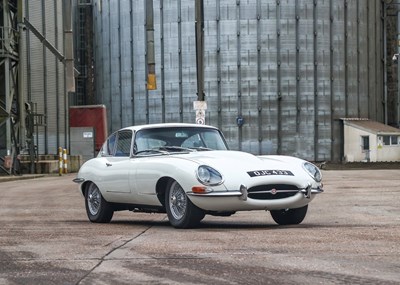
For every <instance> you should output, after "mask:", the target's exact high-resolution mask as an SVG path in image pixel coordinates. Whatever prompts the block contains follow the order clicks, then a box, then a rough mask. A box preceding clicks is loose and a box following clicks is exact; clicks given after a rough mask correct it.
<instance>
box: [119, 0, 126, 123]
mask: <svg viewBox="0 0 400 285" xmlns="http://www.w3.org/2000/svg"><path fill="white" fill-rule="evenodd" d="M121 17H122V15H121V1H118V94H119V123H120V128H122V127H123V126H124V125H125V123H126V122H124V117H123V113H125V110H123V108H124V99H123V98H124V94H122V66H121V64H122V59H121V55H122V48H121V45H122V44H121V43H122V36H121Z"/></svg>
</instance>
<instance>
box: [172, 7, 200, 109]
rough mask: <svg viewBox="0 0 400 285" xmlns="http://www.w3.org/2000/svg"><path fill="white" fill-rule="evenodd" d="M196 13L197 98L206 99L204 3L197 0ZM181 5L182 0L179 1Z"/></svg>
mask: <svg viewBox="0 0 400 285" xmlns="http://www.w3.org/2000/svg"><path fill="white" fill-rule="evenodd" d="M195 1H196V2H195V4H196V7H195V10H196V11H195V14H196V62H197V99H198V101H204V97H205V95H204V3H203V0H195ZM178 2H179V5H180V2H181V1H178Z"/></svg>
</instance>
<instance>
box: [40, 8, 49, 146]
mask: <svg viewBox="0 0 400 285" xmlns="http://www.w3.org/2000/svg"><path fill="white" fill-rule="evenodd" d="M41 8H42V19H41V20H42V32H43V36H44V37H45V38H46V37H47V31H46V3H45V0H42V7H41ZM42 49H43V52H42V55H43V95H44V96H43V100H44V104H43V106H44V114H45V115H46V116H47V114H48V109H47V107H48V106H47V95H48V94H47V59H46V54H47V49H46V46H45V45H43V46H42ZM48 147H49V146H48V128H47V124H45V125H44V152H45V154H48V153H49V148H48Z"/></svg>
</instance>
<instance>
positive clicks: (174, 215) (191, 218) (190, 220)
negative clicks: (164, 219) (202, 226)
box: [165, 181, 205, 229]
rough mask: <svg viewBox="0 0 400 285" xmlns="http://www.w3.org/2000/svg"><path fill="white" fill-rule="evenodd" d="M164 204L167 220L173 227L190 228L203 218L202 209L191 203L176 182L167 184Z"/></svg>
mask: <svg viewBox="0 0 400 285" xmlns="http://www.w3.org/2000/svg"><path fill="white" fill-rule="evenodd" d="M165 206H166V210H167V215H168V219H169V222H170V223H171V225H172V226H173V227H175V228H182V229H186V228H192V227H194V226H196V225H198V224H199V223H200V221H201V220H202V219H203V218H204V216H205V214H204V211H203V210H201V209H200V208H198V207H196V206H195V205H193V203H192V202H191V201H190V200H189V198H188V197H187V195H186V193H185V191H184V190H183V188H182V187H181V185H179V183H178V182H176V181H172V182H170V183H169V184H168V187H167V193H166V195H165Z"/></svg>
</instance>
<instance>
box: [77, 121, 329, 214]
mask: <svg viewBox="0 0 400 285" xmlns="http://www.w3.org/2000/svg"><path fill="white" fill-rule="evenodd" d="M154 126H157V127H160V126H191V127H194V126H195V127H208V126H199V125H191V124H162V125H149V126H139V127H131V128H127V129H131V130H132V131H133V132H134V133H136V132H137V131H138V130H140V129H141V128H150V127H154ZM304 162H305V161H304V160H301V159H298V158H294V157H288V156H276V155H274V156H255V155H252V154H249V153H245V152H239V151H230V150H211V151H192V152H180V153H171V154H162V155H149V156H135V155H131V156H130V157H110V156H101V154H99V156H98V157H97V158H94V159H91V160H89V161H87V162H86V163H85V164H84V165H83V166H82V167H81V169H80V171H79V173H78V175H77V178H80V179H82V180H84V181H86V182H87V181H91V182H93V183H95V184H96V185H97V186H98V188H99V190H100V191H101V193H102V195H103V197H104V199H105V200H107V201H108V202H114V203H125V204H135V205H146V206H163V205H162V203H161V202H160V200H159V198H158V197H157V193H156V185H157V182H159V181H160V179H162V178H166V177H168V178H170V179H174V180H176V181H177V182H178V183H179V184H180V185H181V186H182V187H183V189H185V192H186V193H187V195H188V197H189V199H190V200H191V201H192V203H193V204H195V205H196V206H197V207H199V208H201V209H203V210H205V211H215V212H225V211H242V210H277V209H286V208H298V207H302V206H304V205H307V204H308V203H309V202H310V201H311V200H312V199H314V197H315V195H316V193H318V192H320V191H322V189H321V188H322V184H321V183H320V182H316V181H315V180H314V179H313V178H312V177H311V176H310V175H309V174H308V173H307V172H306V171H305V170H304V168H303V163H304ZM200 165H208V166H210V167H212V168H214V169H216V170H217V171H218V172H220V173H221V174H222V176H223V183H222V184H220V185H218V186H209V187H210V188H211V189H212V192H210V193H208V194H194V193H192V187H193V186H200V185H202V184H201V183H200V182H199V181H198V179H197V178H196V171H197V168H198V167H199V166H200ZM258 170H280V171H290V172H291V173H293V176H288V175H268V176H260V177H250V175H249V174H248V173H247V172H248V171H258ZM265 184H290V185H295V186H297V187H298V188H299V189H303V190H305V189H306V188H307V187H308V186H309V185H311V188H312V189H313V190H314V191H313V193H312V194H311V196H310V197H306V195H305V194H304V193H301V192H298V193H297V194H295V195H294V196H292V197H288V198H283V199H275V200H258V199H257V200H256V199H251V198H247V199H244V198H245V197H243V195H242V194H241V193H240V192H239V191H240V187H241V185H243V186H246V187H247V188H248V189H249V188H251V187H253V186H257V185H265ZM82 185H83V183H82V184H81V191H82V190H83V189H82ZM164 190H165V189H164Z"/></svg>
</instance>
